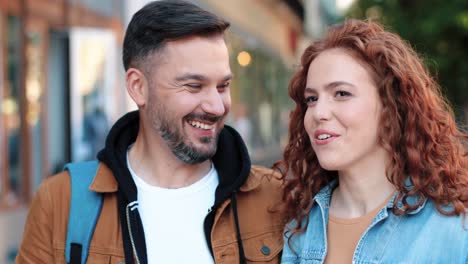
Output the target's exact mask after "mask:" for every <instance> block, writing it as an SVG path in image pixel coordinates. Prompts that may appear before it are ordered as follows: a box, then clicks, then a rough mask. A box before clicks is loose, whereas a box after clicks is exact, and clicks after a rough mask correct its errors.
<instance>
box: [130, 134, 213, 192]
mask: <svg viewBox="0 0 468 264" xmlns="http://www.w3.org/2000/svg"><path fill="white" fill-rule="evenodd" d="M128 158H129V163H130V166H131V167H132V170H133V171H134V172H135V174H136V175H138V177H140V178H141V179H142V180H144V181H145V182H146V183H148V184H150V185H154V186H158V187H161V188H168V189H176V188H181V187H185V186H189V185H191V184H193V183H194V182H196V181H198V180H199V179H201V178H202V177H203V176H205V175H206V174H207V173H208V172H209V171H210V169H211V161H210V160H207V161H205V162H202V163H199V164H194V165H192V164H188V163H185V162H183V161H181V160H179V159H178V158H177V157H175V156H174V154H173V153H172V151H171V150H170V149H169V148H168V147H167V145H166V144H164V142H160V141H154V140H153V141H152V140H148V139H147V138H145V137H143V136H142V135H138V137H137V139H136V141H135V143H134V145H133V146H132V148H131V149H130V150H129V153H128Z"/></svg>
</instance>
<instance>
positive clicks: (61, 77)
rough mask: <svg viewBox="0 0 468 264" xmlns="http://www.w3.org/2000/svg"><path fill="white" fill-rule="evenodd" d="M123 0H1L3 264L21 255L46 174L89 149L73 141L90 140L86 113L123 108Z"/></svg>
mask: <svg viewBox="0 0 468 264" xmlns="http://www.w3.org/2000/svg"><path fill="white" fill-rule="evenodd" d="M122 7H123V4H122V1H119V0H105V1H103V0H100V1H92V0H0V110H1V112H0V157H1V159H0V263H10V262H11V260H12V258H13V257H14V255H15V251H16V248H17V246H18V244H19V242H20V239H21V236H22V229H23V225H24V221H25V215H26V210H27V205H28V203H29V201H30V199H31V197H32V195H33V193H34V191H35V190H36V188H37V187H38V185H39V183H40V182H41V181H42V179H43V178H44V177H45V176H46V175H50V174H51V173H52V172H54V171H56V170H57V169H59V168H61V167H62V166H63V164H64V163H65V162H68V161H70V160H71V159H73V158H81V156H83V157H84V156H85V155H86V154H88V153H87V152H86V151H84V150H83V149H86V147H81V149H79V150H76V149H74V147H73V144H72V141H82V142H85V141H86V138H85V137H84V133H83V128H82V127H84V126H83V125H82V124H83V123H84V121H83V120H84V117H85V115H86V114H87V113H90V112H94V111H96V112H99V111H101V110H100V109H97V108H98V106H99V107H102V108H104V109H103V112H106V111H107V114H108V117H106V118H107V119H109V121H111V119H112V118H113V116H112V114H114V115H118V114H119V113H113V112H112V111H109V110H113V109H121V108H119V107H116V105H117V104H119V100H120V99H121V98H118V97H119V93H118V92H116V93H111V92H110V91H111V90H113V91H119V90H122V93H121V94H123V92H124V89H123V88H122V83H121V82H120V81H119V76H121V74H120V72H121V71H122V70H121V67H119V63H118V62H117V61H118V60H119V53H120V52H119V51H118V49H119V46H120V43H121V38H122V35H123V22H122V10H123V8H122ZM104 98H105V99H106V100H104ZM107 101H109V102H110V103H109V102H107ZM96 109H97V110H96ZM79 146H85V143H81V144H80V145H79ZM80 155H81V156H80Z"/></svg>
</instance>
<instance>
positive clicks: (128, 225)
mask: <svg viewBox="0 0 468 264" xmlns="http://www.w3.org/2000/svg"><path fill="white" fill-rule="evenodd" d="M138 128H139V113H138V111H134V112H130V113H128V114H126V115H125V116H123V117H122V118H121V119H120V120H118V121H117V122H116V123H115V125H114V126H113V127H112V129H111V131H110V132H109V135H108V136H107V139H106V146H105V148H104V149H103V150H101V151H100V152H99V154H98V159H99V160H100V161H101V162H103V163H105V164H106V165H107V166H108V167H109V168H110V169H111V170H112V173H113V174H114V177H115V178H116V180H117V182H118V185H119V187H118V191H117V197H118V208H119V215H120V225H121V228H122V237H123V245H124V252H125V262H126V263H133V260H134V258H133V257H134V256H135V258H136V260H137V263H142V264H146V263H148V260H147V253H146V243H145V234H144V230H143V225H142V222H141V219H140V214H139V212H138V199H137V197H138V195H137V188H136V185H135V183H134V182H133V179H132V176H131V174H130V171H129V170H128V167H127V156H126V155H127V149H128V147H129V146H130V145H131V144H133V143H134V142H135V140H136V137H137V134H138ZM212 161H213V164H214V166H215V168H216V170H217V171H218V175H219V185H218V187H217V188H216V192H215V203H214V206H213V207H212V209H211V210H210V212H209V213H208V215H207V216H206V218H205V221H204V231H205V238H206V241H207V243H208V247H209V248H210V250H211V253H212V254H213V250H212V248H211V240H210V237H211V236H210V234H211V229H212V227H213V221H214V216H215V213H216V210H217V208H218V207H219V206H220V205H221V203H223V202H224V201H225V200H227V199H231V201H232V203H233V205H232V208H233V210H234V215H235V220H236V226H237V230H236V231H237V237H238V241H239V243H238V246H239V251H240V252H241V254H240V255H241V259H240V262H241V263H244V262H245V256H244V254H243V246H242V242H241V239H240V230H239V227H238V223H237V209H236V200H235V195H234V194H235V192H237V191H238V190H239V188H240V187H241V186H242V185H243V184H244V182H245V180H246V179H247V177H248V175H249V173H250V166H251V163H250V158H249V154H248V152H247V148H246V146H245V144H244V142H243V141H242V138H241V137H240V135H239V134H238V133H237V132H236V131H235V130H234V129H233V128H231V127H229V126H225V127H224V128H223V130H222V131H221V133H220V135H219V141H218V149H217V152H216V155H215V156H214V157H213V158H212Z"/></svg>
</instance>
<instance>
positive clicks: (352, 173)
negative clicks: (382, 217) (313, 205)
mask: <svg viewBox="0 0 468 264" xmlns="http://www.w3.org/2000/svg"><path fill="white" fill-rule="evenodd" d="M386 161H387V159H386V155H383V156H382V157H381V158H380V159H379V158H376V159H374V160H373V161H369V162H367V164H366V163H362V164H358V165H360V166H354V167H353V168H349V169H347V170H343V171H339V172H338V181H339V184H338V186H337V187H336V189H335V190H334V191H333V194H332V199H331V204H330V214H332V215H333V216H335V217H339V218H355V217H360V216H363V215H366V214H367V213H369V212H371V211H372V210H373V209H375V208H376V207H377V206H379V205H381V204H382V203H383V202H384V201H386V200H387V199H388V198H389V197H390V196H391V195H392V194H393V193H394V192H395V187H394V186H393V184H392V183H391V182H390V181H389V180H388V179H387V176H386V166H387V162H386Z"/></svg>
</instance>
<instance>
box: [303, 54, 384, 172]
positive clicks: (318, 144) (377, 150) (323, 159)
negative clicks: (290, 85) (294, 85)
mask: <svg viewBox="0 0 468 264" xmlns="http://www.w3.org/2000/svg"><path fill="white" fill-rule="evenodd" d="M304 98H305V99H306V102H307V111H306V114H305V117H304V125H305V129H306V131H307V134H308V135H309V138H310V141H311V143H312V148H313V149H314V151H315V153H316V154H317V158H318V161H319V163H320V166H321V167H322V168H324V169H326V170H333V171H346V170H350V169H352V168H353V167H357V168H365V167H366V165H369V166H372V165H373V163H374V162H376V161H377V160H376V159H379V158H381V157H382V156H381V155H385V154H384V153H385V151H384V150H383V148H382V147H381V146H380V144H379V138H378V126H379V117H380V113H381V109H382V105H381V101H380V98H379V94H378V91H377V87H376V85H375V83H374V81H373V80H372V78H371V75H370V73H369V72H368V70H367V69H366V68H365V67H364V66H363V65H362V64H361V63H359V62H358V60H356V59H355V58H354V57H352V56H351V55H349V54H348V53H347V52H346V51H345V50H343V49H330V50H327V51H324V52H322V53H321V54H320V55H318V56H317V57H316V58H315V59H314V60H313V61H312V63H311V64H310V67H309V71H308V74H307V85H306V89H305V92H304Z"/></svg>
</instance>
